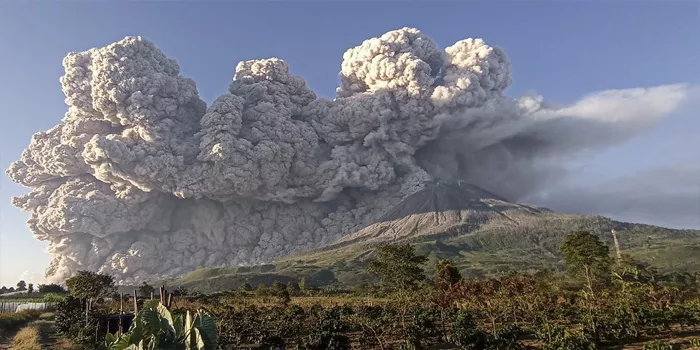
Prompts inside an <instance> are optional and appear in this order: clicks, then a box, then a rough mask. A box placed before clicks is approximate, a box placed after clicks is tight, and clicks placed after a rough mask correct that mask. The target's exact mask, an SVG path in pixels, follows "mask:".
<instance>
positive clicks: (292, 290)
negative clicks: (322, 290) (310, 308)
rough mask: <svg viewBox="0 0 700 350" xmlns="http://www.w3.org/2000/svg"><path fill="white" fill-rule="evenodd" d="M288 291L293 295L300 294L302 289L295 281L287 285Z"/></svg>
mask: <svg viewBox="0 0 700 350" xmlns="http://www.w3.org/2000/svg"><path fill="white" fill-rule="evenodd" d="M287 291H288V292H289V294H291V295H297V294H299V292H300V291H301V288H300V287H299V283H296V282H294V281H289V283H287Z"/></svg>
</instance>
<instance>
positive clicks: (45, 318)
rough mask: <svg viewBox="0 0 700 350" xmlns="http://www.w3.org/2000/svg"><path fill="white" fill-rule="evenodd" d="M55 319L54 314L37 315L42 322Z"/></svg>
mask: <svg viewBox="0 0 700 350" xmlns="http://www.w3.org/2000/svg"><path fill="white" fill-rule="evenodd" d="M55 317H56V314H54V313H53V312H44V313H42V314H41V315H39V319H40V320H42V321H53V320H54V318H55Z"/></svg>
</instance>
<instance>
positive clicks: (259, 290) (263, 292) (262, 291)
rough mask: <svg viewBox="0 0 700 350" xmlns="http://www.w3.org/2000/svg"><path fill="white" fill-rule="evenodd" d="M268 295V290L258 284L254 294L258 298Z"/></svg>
mask: <svg viewBox="0 0 700 350" xmlns="http://www.w3.org/2000/svg"><path fill="white" fill-rule="evenodd" d="M268 293H269V289H268V288H267V286H266V285H265V284H264V283H260V284H258V288H257V289H256V290H255V294H257V295H258V296H266V295H267V294H268Z"/></svg>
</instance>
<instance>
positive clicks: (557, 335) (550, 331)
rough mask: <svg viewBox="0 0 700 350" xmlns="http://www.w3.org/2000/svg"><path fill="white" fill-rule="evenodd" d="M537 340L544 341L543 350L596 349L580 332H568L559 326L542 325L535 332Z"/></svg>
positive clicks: (593, 343)
mask: <svg viewBox="0 0 700 350" xmlns="http://www.w3.org/2000/svg"><path fill="white" fill-rule="evenodd" d="M536 335H537V338H539V339H540V340H542V341H544V344H543V346H542V349H543V350H595V349H596V348H597V347H596V345H595V342H593V341H592V340H591V339H590V338H589V337H587V336H586V335H585V334H584V333H582V332H570V331H569V330H568V329H566V328H565V327H563V326H561V325H555V324H544V325H542V326H541V327H540V329H538V330H537V332H536Z"/></svg>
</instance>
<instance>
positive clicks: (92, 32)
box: [0, 1, 700, 285]
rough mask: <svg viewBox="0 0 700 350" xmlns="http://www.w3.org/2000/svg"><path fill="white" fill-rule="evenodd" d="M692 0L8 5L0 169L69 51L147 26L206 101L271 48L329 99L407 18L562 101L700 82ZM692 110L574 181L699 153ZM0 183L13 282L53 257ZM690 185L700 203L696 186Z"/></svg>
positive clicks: (699, 14) (602, 179) (586, 167)
mask: <svg viewBox="0 0 700 350" xmlns="http://www.w3.org/2000/svg"><path fill="white" fill-rule="evenodd" d="M698 4H699V3H697V2H691V1H683V2H680V1H679V2H673V1H670V2H662V1H649V2H636V1H635V2H627V1H614V2H602V1H595V2H594V1H590V2H588V1H587V2H571V1H565V2H552V1H548V2H518V1H510V2H500V1H499V2H473V3H469V2H435V3H427V2H424V3H420V2H403V3H402V2H393V1H392V2H389V1H387V2H377V3H372V2H344V3H343V2H335V1H334V2H327V3H321V2H284V3H282V2H279V3H278V2H265V3H253V2H240V3H236V2H210V3H195V2H177V3H175V2H149V3H133V2H131V3H116V2H114V3H110V2H95V3H88V2H45V3H41V2H32V3H20V2H16V3H9V2H2V3H0V52H1V53H2V54H0V102H1V105H2V106H3V109H2V111H0V118H2V121H3V123H2V126H3V127H2V128H0V142H2V147H0V166H1V167H2V168H3V169H5V168H7V166H8V165H9V164H10V163H11V162H12V161H14V160H16V159H18V158H19V156H20V154H21V151H22V150H23V149H24V148H25V147H26V146H27V144H28V143H29V139H30V137H31V135H32V134H33V133H35V132H37V131H41V130H46V129H48V128H50V127H52V126H53V125H55V124H56V123H57V122H58V121H59V120H60V118H62V116H63V114H64V113H65V110H66V107H65V104H64V102H63V98H64V97H63V95H62V92H61V89H60V83H59V81H58V79H59V77H60V76H61V75H62V74H63V68H62V66H61V60H62V58H63V57H64V56H65V55H66V53H68V52H70V51H84V50H87V49H89V48H92V47H97V46H104V45H106V44H109V43H111V42H114V41H117V40H119V39H122V38H123V37H124V36H127V35H140V36H144V37H146V38H147V39H149V40H151V41H153V42H155V43H156V45H158V47H159V48H160V49H161V50H162V51H163V52H165V54H166V55H168V56H169V57H171V58H174V59H176V60H177V61H178V62H179V64H180V67H181V74H182V75H184V76H187V77H191V78H193V79H194V80H195V81H196V82H197V86H198V89H199V92H200V95H201V96H202V98H203V99H204V100H205V101H207V102H208V103H210V102H212V101H213V99H214V98H216V97H217V96H218V95H219V94H221V93H222V92H224V91H225V90H226V88H227V86H228V83H229V81H230V79H231V77H232V75H233V72H234V68H235V66H236V63H237V62H238V61H241V60H248V59H255V58H266V57H271V56H275V57H280V58H283V59H285V60H286V61H287V62H288V63H289V64H290V66H291V69H292V71H293V73H295V74H297V75H301V76H303V77H304V78H305V79H306V80H307V82H308V84H309V86H310V87H311V88H312V89H314V90H315V91H316V92H317V93H318V94H319V95H321V96H324V97H333V95H334V90H335V87H336V86H337V84H338V78H337V73H338V71H339V70H340V62H341V59H342V54H343V52H344V51H345V50H346V49H348V48H350V47H352V46H355V45H358V44H360V43H361V42H362V41H363V40H364V39H367V38H370V37H374V36H378V35H381V34H382V33H384V32H386V31H388V30H392V29H397V28H400V27H404V26H413V27H417V28H419V29H421V31H423V32H424V33H426V34H427V35H429V36H431V37H432V38H433V39H434V40H435V41H436V42H437V43H438V44H439V45H441V46H443V47H444V46H448V45H451V44H452V43H454V42H455V41H457V40H460V39H463V38H466V37H482V38H484V39H485V40H486V41H487V43H489V44H490V45H493V46H500V47H501V48H503V49H504V50H505V51H506V53H507V54H508V57H509V59H510V61H511V64H512V71H513V79H514V82H513V84H512V85H511V87H510V88H509V89H508V90H507V93H508V94H509V95H510V96H514V97H516V96H519V95H521V94H523V93H528V92H530V91H536V92H537V93H539V94H542V95H543V96H544V97H545V98H546V99H547V100H550V101H554V102H558V103H567V102H573V101H575V100H577V99H579V98H580V97H581V96H583V95H585V94H587V93H590V92H594V91H598V90H605V89H617V88H632V87H648V86H656V85H662V84H673V83H692V84H697V83H698V80H699V78H700V74H699V73H700V71H699V70H698V69H697V62H700V45H698V39H699V38H700V37H699V34H700V7H699V5H698ZM695 107H697V104H695ZM693 110H695V111H697V108H691V107H686V108H684V109H682V110H681V111H679V112H677V113H675V114H674V115H672V116H669V117H668V118H667V119H666V120H664V121H662V122H661V123H660V124H659V125H657V126H656V127H655V128H654V130H652V131H650V132H649V133H647V134H645V135H642V136H640V137H638V138H636V139H634V140H632V141H630V142H628V143H626V144H624V145H621V146H619V147H616V148H614V149H610V150H608V151H606V152H604V153H601V154H597V155H595V156H593V157H590V158H586V159H584V160H581V161H580V162H579V163H578V166H579V171H577V172H576V173H575V174H573V175H572V176H571V177H570V179H569V180H568V181H567V183H566V186H568V187H567V190H569V191H575V190H578V189H580V188H585V186H590V185H592V184H594V183H596V184H600V183H606V181H608V180H610V181H613V180H615V179H625V178H633V177H634V176H635V174H643V173H645V171H653V170H654V169H658V168H663V169H669V168H673V167H676V165H677V164H691V165H692V164H700V151H699V150H700V141H698V138H697V130H700V119H698V118H697V115H696V114H697V113H693ZM635 181H636V180H635ZM639 181H641V180H639ZM611 183H612V182H611ZM640 183H643V181H641V182H640ZM0 186H1V187H0V220H1V223H0V284H5V285H9V284H14V283H16V281H17V280H18V279H19V278H20V276H25V277H27V276H36V273H39V274H41V273H42V272H43V269H44V268H45V266H46V265H47V264H48V261H49V257H48V255H47V254H46V253H45V252H44V246H45V245H44V244H43V243H42V242H38V241H36V240H34V238H33V237H32V235H31V233H30V232H29V230H28V229H26V227H25V221H26V219H27V218H28V214H27V213H23V212H21V211H19V210H17V209H16V208H14V207H13V206H12V205H11V204H10V197H12V196H16V195H20V194H22V193H25V192H26V189H24V188H22V187H21V186H19V185H16V184H14V183H13V182H11V181H10V180H9V179H8V178H7V177H6V176H2V179H1V180H0ZM603 186H604V185H603ZM684 195H687V193H686V194H684ZM696 195H697V196H696V198H698V200H697V201H696V202H695V203H696V204H698V206H700V186H698V192H697V193H696ZM555 202H556V201H555ZM555 209H556V208H555ZM579 209H580V210H583V211H588V212H592V213H600V214H606V215H612V216H614V217H615V216H616V215H617V217H620V218H622V219H626V218H628V219H629V218H632V219H639V220H641V221H644V219H645V218H646V217H645V216H644V215H643V213H642V214H639V213H638V212H635V213H633V214H629V213H628V214H625V213H624V212H622V213H614V212H598V211H597V210H596V207H595V206H589V207H585V206H584V207H582V208H573V209H569V211H577V210H579ZM686 209H688V208H686ZM611 210H612V209H611ZM693 210H694V209H693V208H690V209H688V211H689V212H691V213H692V211H693ZM625 215H627V216H625ZM630 215H631V216H630ZM635 215H636V216H635ZM639 215H641V217H638V216H639ZM646 219H647V220H646V221H649V222H652V223H657V224H665V225H671V226H677V227H696V228H697V227H700V208H698V218H697V220H696V219H695V218H693V217H692V216H689V215H688V214H686V217H684V218H682V219H678V220H675V221H674V220H671V219H668V220H667V219H664V218H663V217H661V218H651V217H649V218H646ZM29 279H35V278H33V277H29Z"/></svg>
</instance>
